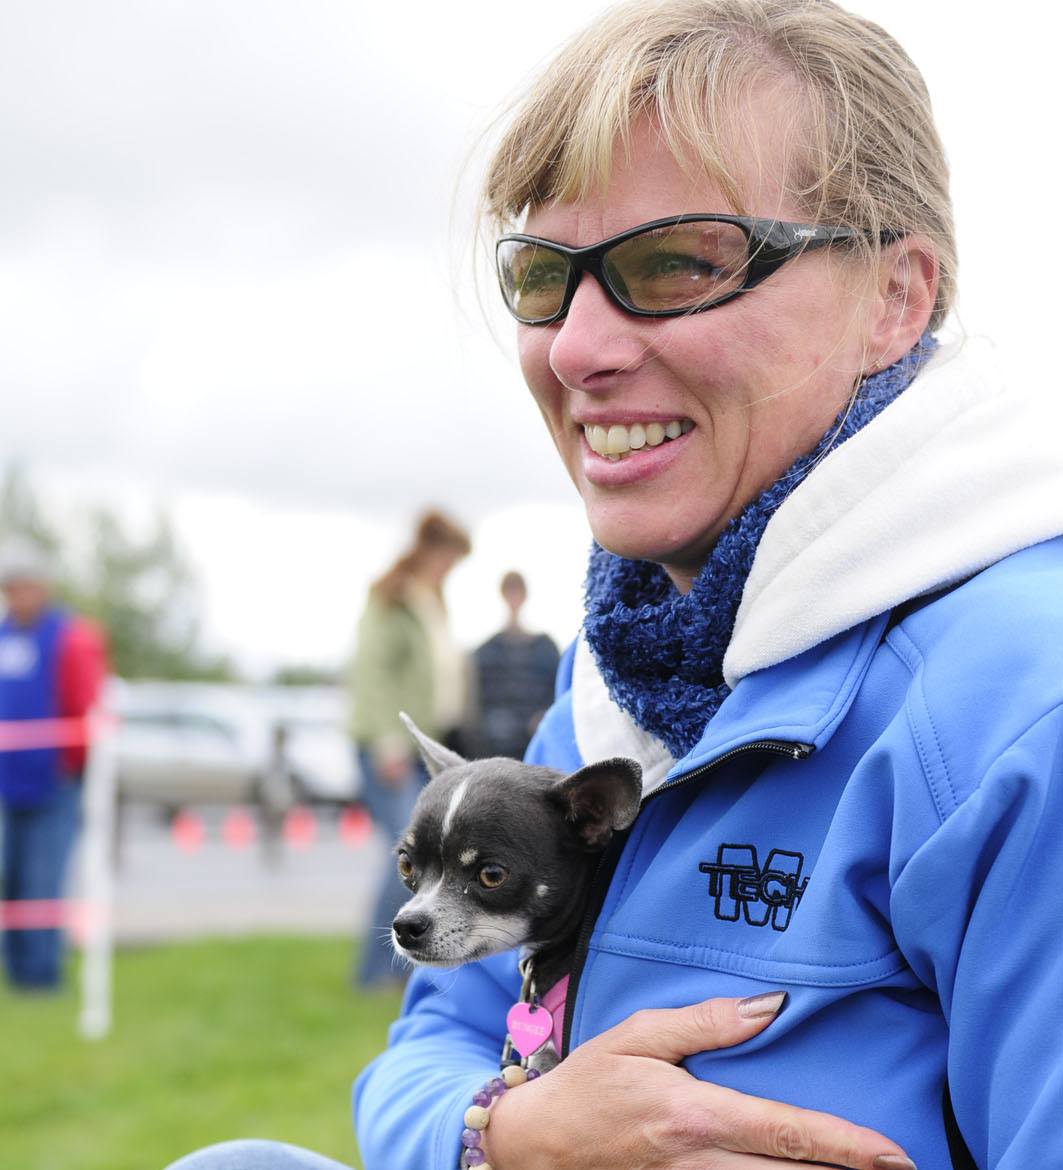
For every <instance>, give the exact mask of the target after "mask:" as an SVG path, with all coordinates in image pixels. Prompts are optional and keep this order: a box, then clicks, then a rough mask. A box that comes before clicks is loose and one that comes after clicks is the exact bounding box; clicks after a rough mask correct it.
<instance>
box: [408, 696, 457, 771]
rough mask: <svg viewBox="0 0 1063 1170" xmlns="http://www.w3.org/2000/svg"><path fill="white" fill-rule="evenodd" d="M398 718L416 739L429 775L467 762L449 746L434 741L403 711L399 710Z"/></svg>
mask: <svg viewBox="0 0 1063 1170" xmlns="http://www.w3.org/2000/svg"><path fill="white" fill-rule="evenodd" d="M399 718H400V719H401V720H402V721H403V723H405V724H406V729H407V731H409V733H410V735H412V736H413V738H414V739H415V740H417V746H418V747H419V748H420V749H421V759H423V760H424V763H425V767H426V768H427V769H428V775H429V776H438V775H439V773H440V772H442V771H444V770H445V769H446V768H456V767H458V766H459V765H460V764H466V763H468V761H467V760H465V759H463V758H462V757H461V756H459V755H458V753H457V752H452V751H451V750H450V748H448V747H444V746H443V745H442V744H441V743H436V741H435V740H434V739H432V737H431V736H428V735H425V733H424V732H423V731H422V730H421V729H420V728H419V727H418V726H417V724H416V723H414V721H413V720H412V719H411V718H410V717H409V715H407V714H406V712H405V711H400V712H399Z"/></svg>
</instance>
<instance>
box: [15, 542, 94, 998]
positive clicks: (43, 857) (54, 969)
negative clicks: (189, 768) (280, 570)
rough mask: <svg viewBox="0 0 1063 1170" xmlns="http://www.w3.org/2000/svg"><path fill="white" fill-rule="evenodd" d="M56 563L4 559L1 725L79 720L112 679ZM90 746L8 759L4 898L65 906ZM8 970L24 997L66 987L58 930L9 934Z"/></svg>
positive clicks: (27, 546)
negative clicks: (58, 586)
mask: <svg viewBox="0 0 1063 1170" xmlns="http://www.w3.org/2000/svg"><path fill="white" fill-rule="evenodd" d="M52 581H53V574H52V570H51V565H50V564H49V559H48V557H47V554H46V553H45V552H44V550H43V549H42V548H39V547H37V546H36V545H34V544H31V543H30V542H28V541H22V540H18V541H16V540H11V541H9V542H8V543H7V544H5V545H4V547H3V549H2V550H0V592H2V593H3V599H4V607H5V610H6V612H5V616H4V620H3V622H2V623H0V722H2V723H11V722H21V721H24V720H39V719H55V718H75V717H80V716H83V715H86V714H87V713H88V711H89V710H90V709H91V708H92V707H93V705H94V704H95V703H96V701H97V699H98V698H99V695H100V690H101V687H102V685H103V681H104V678H105V676H106V672H107V667H106V653H105V649H104V639H103V636H102V634H101V633H100V631H99V630H98V629H97V628H96V626H94V625H92V624H91V623H90V622H88V621H86V620H85V619H84V618H81V617H77V616H75V615H74V614H71V613H69V612H68V611H67V610H65V609H63V608H62V607H61V606H59V605H57V604H56V603H55V601H54V600H53V596H52ZM84 771H85V749H84V748H83V747H61V748H56V747H46V748H35V749H33V750H15V751H4V750H0V813H2V822H3V826H2V827H3V834H2V836H3V844H2V851H3V868H2V895H0V896H2V897H3V899H5V900H7V901H8V902H22V901H38V900H51V899H57V898H61V897H62V894H63V888H64V882H65V877H66V870H67V863H68V862H69V860H70V855H71V852H72V851H73V848H74V842H75V839H76V837H77V832H78V828H79V825H80V821H81V781H82V777H83V775H84ZM3 955H4V969H5V972H6V974H7V978H8V980H9V982H10V983H11V985H12V986H13V987H14V988H16V989H19V990H26V991H50V990H54V989H56V988H58V986H59V984H60V982H61V978H62V957H63V938H62V935H61V933H60V931H58V930H41V929H33V930H6V931H4V935H3Z"/></svg>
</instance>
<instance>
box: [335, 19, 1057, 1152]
mask: <svg viewBox="0 0 1063 1170" xmlns="http://www.w3.org/2000/svg"><path fill="white" fill-rule="evenodd" d="M487 195H488V207H489V211H490V214H491V217H492V219H493V220H494V222H495V223H496V225H497V227H498V229H499V231H500V233H501V234H502V236H503V241H502V242H501V243H500V245H499V267H500V277H501V283H502V287H503V294H504V296H505V298H506V302H507V305H508V307H509V308H510V310H511V312H512V313H513V314H514V316H515V317H517V319H518V321H519V322H520V323H519V324H518V326H517V330H518V342H519V351H520V360H521V366H522V369H523V372H524V376H525V378H526V380H527V382H528V384H529V387H530V389H531V391H532V393H533V395H534V397H535V399H536V401H537V403H538V405H539V407H540V409H541V410H542V412H543V415H544V417H545V419H546V422H547V425H548V426H549V427H550V429H551V432H552V434H553V436H554V439H555V442H556V444H557V447H558V450H559V453H560V454H561V457H562V459H563V460H564V462H565V465H566V468H567V469H568V471H569V474H570V475H571V476H572V478H573V481H574V482H575V484H576V487H577V489H578V490H579V492H580V494H581V496H582V498H583V500H584V503H585V505H586V509H587V515H588V518H589V521H590V524H591V528H592V530H593V533H594V536H595V539H596V542H597V546H596V548H595V550H594V551H593V553H592V556H591V564H590V570H589V574H588V589H587V602H588V605H587V615H586V620H585V623H584V630H583V635H582V637H581V638H580V641H579V642H578V644H577V645H576V646H575V648H574V649H573V650H572V651H570V652H569V654H568V655H566V658H565V660H564V661H563V663H562V668H561V680H560V681H561V697H560V699H559V700H558V702H557V703H556V704H555V705H554V707H553V708H552V709H551V711H550V712H549V713H548V714H547V716H546V717H545V719H544V721H543V723H542V724H541V726H540V728H539V731H538V733H537V735H536V738H535V740H534V741H533V743H532V744H531V746H530V748H529V759H531V760H533V761H536V762H541V763H545V764H549V765H551V766H553V767H556V768H561V769H565V770H569V769H573V768H575V767H577V766H579V765H580V764H581V763H582V762H583V761H585V760H592V759H597V758H602V757H605V756H612V755H619V754H624V755H631V756H635V757H637V758H639V760H640V761H641V762H642V764H643V770H644V774H645V776H646V799H645V802H644V804H643V807H642V810H641V812H640V814H639V817H638V818H637V820H636V822H635V824H634V826H633V828H632V830H631V831H630V833H629V834H627V835H626V836H625V837H624V839H623V840H621V841H619V842H617V845H616V847H615V848H614V849H613V850H612V851H611V853H610V854H609V855H608V856H607V858H606V860H605V862H604V863H603V868H602V871H601V873H600V880H599V882H598V886H597V895H598V900H597V904H596V905H595V907H594V908H593V910H592V912H591V913H590V915H589V916H588V919H587V921H586V923H585V933H584V936H583V940H582V944H581V949H580V952H579V953H578V954H577V956H576V960H575V964H574V969H573V972H572V976H571V983H570V986H569V990H568V997H567V1004H566V1016H565V1050H566V1053H567V1057H566V1059H565V1060H563V1061H562V1063H561V1064H560V1065H559V1066H558V1067H557V1068H556V1069H554V1070H553V1071H552V1072H550V1073H549V1074H547V1075H546V1076H544V1077H542V1078H540V1079H538V1080H536V1081H535V1082H534V1083H530V1084H524V1085H521V1086H520V1087H518V1088H516V1089H514V1090H512V1091H510V1092H507V1093H505V1094H503V1095H502V1096H501V1097H499V1098H498V1099H497V1100H496V1101H495V1103H494V1104H493V1105H492V1106H491V1108H490V1113H489V1124H488V1126H487V1128H486V1130H485V1131H483V1138H482V1149H483V1151H484V1152H485V1154H486V1160H487V1162H488V1163H489V1164H490V1165H491V1166H493V1167H494V1168H495V1170H513V1168H518V1170H540V1168H542V1170H546V1168H548V1167H549V1168H551V1170H553V1168H556V1167H559V1166H565V1167H567V1168H569V1167H579V1168H586V1170H592V1168H593V1170H603V1168H609V1170H612V1168H615V1167H654V1168H661V1170H665V1168H666V1170H692V1168H694V1167H697V1168H698V1170H706V1168H709V1167H718V1168H727V1170H760V1168H763V1170H767V1168H768V1167H769V1166H770V1167H779V1166H798V1165H808V1164H809V1163H812V1164H817V1165H823V1164H831V1165H845V1166H851V1167H860V1168H861V1170H872V1168H877V1170H902V1168H904V1167H911V1166H912V1165H913V1163H918V1164H919V1165H921V1166H922V1167H923V1168H924V1170H926V1168H927V1167H933V1168H935V1170H936V1168H938V1167H945V1166H949V1165H952V1166H955V1167H960V1166H972V1165H973V1166H978V1167H982V1168H986V1167H994V1168H998V1170H1004V1168H1010V1167H1020V1166H1022V1167H1028V1166H1035V1165H1036V1166H1048V1165H1058V1164H1063V1138H1061V1136H1060V1127H1059V1125H1058V1120H1057V1118H1058V1112H1059V1105H1060V1103H1061V1089H1060V1084H1061V1076H1060V1071H1059V1058H1058V1055H1057V1053H1058V1047H1059V1045H1058V1021H1059V1019H1060V1017H1061V1013H1063V991H1061V987H1063V981H1061V980H1060V978H1059V960H1058V958H1057V956H1058V955H1059V953H1060V951H1059V946H1058V938H1057V935H1058V931H1057V930H1056V929H1055V923H1056V922H1057V921H1058V911H1057V910H1056V908H1055V902H1054V900H1053V895H1052V891H1053V889H1055V888H1057V887H1058V884H1059V882H1060V881H1061V879H1063V872H1061V869H1063V861H1061V859H1060V856H1059V851H1058V850H1057V849H1055V848H1054V845H1055V841H1056V838H1057V835H1058V834H1057V830H1056V829H1055V828H1054V827H1053V826H1057V825H1058V824H1059V823H1060V818H1061V816H1063V807H1061V805H1063V799H1061V790H1063V775H1061V769H1063V749H1061V746H1060V745H1061V743H1063V670H1061V669H1060V654H1059V649H1058V647H1059V645H1060V639H1061V636H1063V618H1061V616H1060V613H1059V605H1058V597H1059V596H1060V591H1061V589H1063V541H1061V540H1060V539H1058V536H1059V533H1060V532H1063V506H1061V501H1063V492H1061V490H1060V489H1061V487H1063V472H1061V469H1060V460H1059V458H1058V456H1057V454H1056V453H1055V451H1054V450H1053V449H1052V444H1053V442H1054V440H1053V438H1052V435H1051V428H1050V427H1048V426H1046V425H1045V423H1044V421H1043V420H1042V422H1041V424H1040V425H1039V426H1034V427H1031V426H1030V425H1029V421H1028V419H1027V418H1026V417H1024V412H1025V409H1026V408H1025V407H1024V405H1023V403H1022V402H1021V400H1019V399H1018V398H1016V397H1014V396H1012V395H1010V394H1008V393H1004V392H1003V391H1001V390H999V389H998V387H997V385H996V382H995V380H994V378H993V375H992V374H991V373H990V372H989V370H988V368H987V367H986V365H985V363H984V356H983V355H982V354H981V352H980V350H979V349H978V347H976V346H974V345H968V346H964V347H960V348H959V351H958V352H956V349H955V347H948V346H945V345H943V344H942V345H939V344H938V342H937V341H936V340H935V336H934V335H935V332H936V331H938V330H939V329H940V326H941V324H942V321H943V319H944V317H945V315H946V313H947V312H948V309H949V307H950V304H951V301H952V296H953V290H954V283H955V247H954V241H953V233H952V221H951V214H950V208H949V201H948V193H947V173H946V167H945V163H944V158H943V154H942V149H941V145H940V143H939V141H938V138H937V135H936V132H935V130H934V126H933V122H932V119H931V115H930V108H929V102H928V99H927V96H926V93H925V90H924V87H923V83H922V80H921V78H920V76H919V74H918V72H917V71H916V69H915V68H914V66H913V65H912V63H911V62H910V60H909V59H908V57H907V56H906V55H905V54H904V52H903V50H901V49H900V47H899V46H898V45H897V44H896V43H895V42H894V41H893V40H892V39H891V38H890V37H888V36H887V35H886V34H885V33H883V32H882V30H881V29H879V28H878V27H877V26H874V25H872V24H870V23H869V22H867V21H865V20H862V19H860V18H857V17H854V16H852V15H850V14H848V13H846V12H844V11H843V10H841V9H839V8H837V7H836V6H835V5H833V4H832V3H829V2H828V0H790V2H788V3H784V2H776V0H663V2H660V3H656V2H653V3H651V2H648V0H635V2H633V3H630V4H627V5H625V6H623V7H620V8H618V9H616V10H614V11H613V12H612V13H610V14H607V15H605V16H604V17H602V18H601V19H599V20H597V21H596V22H595V23H594V24H593V25H592V26H591V27H590V28H589V29H588V30H587V31H586V32H585V33H584V34H583V35H582V36H581V37H579V38H577V39H576V40H575V41H574V42H573V43H572V44H571V45H570V46H569V47H568V48H567V49H566V50H565V51H564V52H562V54H561V55H560V56H559V57H558V58H557V60H555V61H554V63H553V64H552V65H551V66H550V67H549V68H548V69H547V71H546V72H545V73H544V74H543V76H542V77H541V78H540V80H539V81H538V83H537V84H536V85H535V86H534V88H533V89H532V91H531V93H530V95H529V97H528V99H527V101H526V102H525V104H524V105H523V106H522V107H520V108H519V109H518V110H517V112H516V114H515V116H514V118H513V122H512V126H511V129H510V131H509V133H508V134H507V135H506V136H505V138H503V140H502V141H501V143H500V145H499V147H498V149H497V151H496V153H495V156H494V163H493V165H492V168H491V171H490V174H489V179H488V186H487ZM662 220H663V221H665V222H664V223H663V224H661V223H659V222H658V221H662ZM647 225H649V226H647ZM518 226H519V227H520V232H519V233H514V231H513V229H514V228H515V227H518ZM517 990H518V987H517V976H516V971H515V965H514V961H513V957H512V956H500V957H498V958H495V959H489V960H486V961H484V962H482V963H479V964H470V965H468V966H466V967H463V968H461V969H459V970H458V971H456V972H446V973H444V974H443V975H442V976H440V975H438V974H432V973H425V972H417V973H416V974H415V975H414V976H413V979H412V981H411V986H410V989H409V991H408V994H407V998H406V1002H405V1005H404V1011H403V1016H402V1018H401V1019H400V1020H399V1022H398V1023H397V1024H396V1025H395V1027H394V1028H393V1030H392V1033H391V1037H390V1044H389V1048H388V1050H387V1051H386V1052H385V1053H384V1054H383V1055H382V1056H380V1057H379V1058H378V1059H377V1060H376V1061H375V1062H374V1063H373V1064H372V1065H371V1066H370V1067H369V1068H368V1069H367V1070H366V1071H365V1072H364V1073H363V1075H362V1076H361V1077H360V1078H359V1081H358V1084H357V1086H356V1092H355V1121H356V1128H357V1132H358V1136H359V1141H360V1144H361V1148H362V1152H363V1156H364V1159H365V1163H366V1165H367V1167H369V1168H370V1170H373V1168H375V1167H377V1166H381V1167H382V1166H385V1165H386V1166H395V1167H400V1168H402V1170H414V1168H415V1167H416V1168H418V1170H422V1168H431V1170H446V1168H449V1167H451V1166H454V1165H457V1164H458V1159H459V1154H460V1145H459V1134H460V1131H461V1124H462V1123H461V1116H462V1111H463V1109H464V1106H465V1104H466V1103H467V1102H468V1100H469V1097H470V1095H471V1093H472V1092H473V1091H474V1090H475V1088H476V1087H477V1085H478V1084H479V1083H480V1082H482V1081H483V1080H484V1079H485V1078H486V1077H487V1076H489V1075H491V1071H492V1068H493V1067H494V1065H495V1062H496V1060H497V1052H498V1049H499V1047H500V1043H501V1038H502V1036H501V1034H502V1030H503V1027H502V1023H501V1021H502V1020H503V1019H504V1017H505V1014H506V1011H507V1008H508V1007H509V1005H510V1004H511V1003H512V1002H513V1000H514V999H515V998H516V995H517ZM781 993H785V997H786V1003H785V1007H784V1008H782V1010H781V1011H780V1010H779V1008H780V1005H781V1003H782V1000H783V995H782V994H781ZM783 1103H785V1104H783ZM843 1119H844V1120H843ZM475 1160H476V1158H473V1161H475Z"/></svg>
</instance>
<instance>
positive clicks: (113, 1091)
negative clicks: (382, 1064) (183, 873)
mask: <svg viewBox="0 0 1063 1170" xmlns="http://www.w3.org/2000/svg"><path fill="white" fill-rule="evenodd" d="M350 966H351V944H350V942H348V941H347V940H342V939H339V940H337V939H303V938H299V939H295V938H253V939H242V940H232V941H228V940H227V941H212V942H201V943H189V944H181V945H171V946H160V947H153V948H150V949H143V950H126V951H120V952H119V953H118V954H117V955H116V957H115V1023H114V1029H113V1031H112V1033H111V1035H110V1036H109V1037H108V1038H107V1039H105V1040H101V1041H94V1042H89V1041H84V1040H82V1039H80V1038H79V1037H78V1035H77V1031H76V1021H77V1012H78V1002H77V995H76V992H75V990H73V988H72V989H71V990H68V991H65V992H63V993H62V994H61V995H59V996H56V997H48V998H42V997H26V996H16V995H13V994H12V993H11V992H9V991H6V990H4V991H0V1170H162V1167H164V1166H167V1165H168V1164H169V1163H170V1162H171V1161H173V1160H174V1159H175V1158H177V1157H179V1156H180V1155H182V1154H185V1153H188V1152H189V1151H191V1150H193V1149H198V1148H199V1147H200V1146H203V1145H207V1144H209V1143H211V1142H216V1141H224V1140H227V1139H230V1138H235V1137H263V1138H274V1139H277V1140H280V1141H287V1142H292V1143H294V1144H296V1145H303V1146H307V1147H309V1148H310V1149H313V1150H316V1151H318V1152H319V1153H321V1154H326V1155H328V1156H329V1157H332V1158H336V1159H337V1160H339V1161H340V1162H344V1163H347V1164H349V1165H351V1166H357V1165H359V1162H358V1158H357V1153H356V1149H355V1143H354V1136H353V1131H352V1127H351V1111H350V1088H351V1082H352V1080H353V1079H354V1076H355V1075H356V1074H357V1072H358V1071H359V1070H360V1069H361V1068H362V1067H363V1066H364V1065H365V1064H366V1063H367V1062H368V1061H369V1060H370V1059H372V1057H373V1056H374V1055H375V1054H376V1053H377V1052H379V1051H380V1049H381V1048H382V1047H383V1045H384V1041H385V1035H386V1032H387V1027H388V1024H389V1023H390V1022H391V1020H392V1019H394V1018H395V1016H396V1014H397V1013H398V1007H399V997H398V995H397V994H378V995H359V994H356V993H355V992H354V991H352V990H351V988H350V985H349V983H348V980H347V975H348V972H349V970H350Z"/></svg>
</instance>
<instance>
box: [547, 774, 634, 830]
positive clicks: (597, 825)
mask: <svg viewBox="0 0 1063 1170" xmlns="http://www.w3.org/2000/svg"><path fill="white" fill-rule="evenodd" d="M551 795H552V796H553V798H554V799H555V800H556V801H558V802H559V803H560V804H561V806H562V807H563V808H564V810H565V816H566V817H567V819H568V820H569V821H571V822H572V824H574V825H575V827H576V832H577V833H579V835H580V837H582V838H583V843H584V844H585V845H586V846H587V847H588V848H590V849H602V848H604V847H605V843H606V842H607V841H608V840H609V838H610V837H611V836H612V835H613V833H614V832H616V831H617V830H619V829H626V828H627V827H628V825H630V824H631V822H632V821H633V820H634V819H635V814H636V813H637V812H638V811H639V801H640V800H641V799H642V768H641V767H640V766H639V765H638V763H637V762H636V761H635V760H629V759H625V758H624V757H622V756H618V757H617V758H616V759H615V760H601V761H600V762H599V763H597V764H588V765H587V766H586V767H585V768H580V770H579V771H578V772H573V773H572V775H571V776H566V777H565V778H564V779H563V780H558V782H557V783H556V784H555V785H554V786H553V788H552V789H551Z"/></svg>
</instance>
